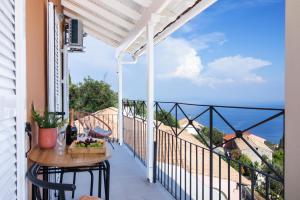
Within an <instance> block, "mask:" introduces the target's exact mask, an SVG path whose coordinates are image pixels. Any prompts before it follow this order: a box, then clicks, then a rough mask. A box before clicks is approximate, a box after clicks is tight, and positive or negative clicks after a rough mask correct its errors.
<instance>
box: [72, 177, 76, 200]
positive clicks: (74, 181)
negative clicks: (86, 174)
mask: <svg viewBox="0 0 300 200" xmlns="http://www.w3.org/2000/svg"><path fill="white" fill-rule="evenodd" d="M75 183H76V172H74V173H73V184H74V185H75ZM74 196H75V190H73V191H72V199H74Z"/></svg>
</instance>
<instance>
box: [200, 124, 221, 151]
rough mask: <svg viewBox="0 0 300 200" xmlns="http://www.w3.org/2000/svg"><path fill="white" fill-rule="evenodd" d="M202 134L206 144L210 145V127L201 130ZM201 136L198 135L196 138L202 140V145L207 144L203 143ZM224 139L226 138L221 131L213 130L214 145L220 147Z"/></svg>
mask: <svg viewBox="0 0 300 200" xmlns="http://www.w3.org/2000/svg"><path fill="white" fill-rule="evenodd" d="M200 134H201V136H202V137H203V138H204V139H205V140H206V143H207V144H209V138H210V133H209V128H208V127H203V128H202V129H201V130H200ZM201 136H200V135H196V138H197V139H198V140H200V141H201V142H202V143H204V144H205V142H204V141H203V139H202V137H201ZM223 137H224V134H223V133H222V132H221V131H219V130H218V129H216V128H213V134H212V143H213V144H214V145H216V146H218V145H220V144H222V142H223Z"/></svg>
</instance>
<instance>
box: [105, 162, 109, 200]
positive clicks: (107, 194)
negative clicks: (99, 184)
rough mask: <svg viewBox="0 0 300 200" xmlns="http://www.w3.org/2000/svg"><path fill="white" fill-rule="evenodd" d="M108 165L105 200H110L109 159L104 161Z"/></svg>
mask: <svg viewBox="0 0 300 200" xmlns="http://www.w3.org/2000/svg"><path fill="white" fill-rule="evenodd" d="M104 162H105V165H106V173H105V176H106V177H105V200H109V184H110V164H109V162H108V160H106V161H104Z"/></svg>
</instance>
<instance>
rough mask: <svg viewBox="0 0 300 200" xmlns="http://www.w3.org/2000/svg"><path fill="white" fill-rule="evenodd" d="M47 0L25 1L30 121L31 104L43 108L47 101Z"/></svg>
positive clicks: (29, 117)
mask: <svg viewBox="0 0 300 200" xmlns="http://www.w3.org/2000/svg"><path fill="white" fill-rule="evenodd" d="M46 15H47V1H46V0H27V1H26V51H27V57H26V58H27V120H28V121H29V122H32V118H31V104H32V103H34V106H35V107H36V108H37V109H40V110H43V109H44V108H45V106H46V103H47V102H46V101H47V98H46V97H47V95H46V94H47V90H46V88H47V87H46V86H47V78H46V77H47V76H46V72H47V18H46ZM31 124H33V126H32V128H33V135H34V137H33V138H34V140H33V143H34V144H36V141H37V137H36V136H37V134H36V132H37V127H36V126H35V125H34V123H31Z"/></svg>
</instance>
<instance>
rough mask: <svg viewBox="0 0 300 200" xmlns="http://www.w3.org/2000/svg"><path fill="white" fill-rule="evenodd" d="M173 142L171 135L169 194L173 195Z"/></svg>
mask: <svg viewBox="0 0 300 200" xmlns="http://www.w3.org/2000/svg"><path fill="white" fill-rule="evenodd" d="M173 140H174V136H173V134H172V135H171V194H173V191H174V190H173V185H174V174H173V172H174V170H173V168H174V163H173V160H174V159H173V156H174V155H173V152H174V149H173V145H174V144H173Z"/></svg>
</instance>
